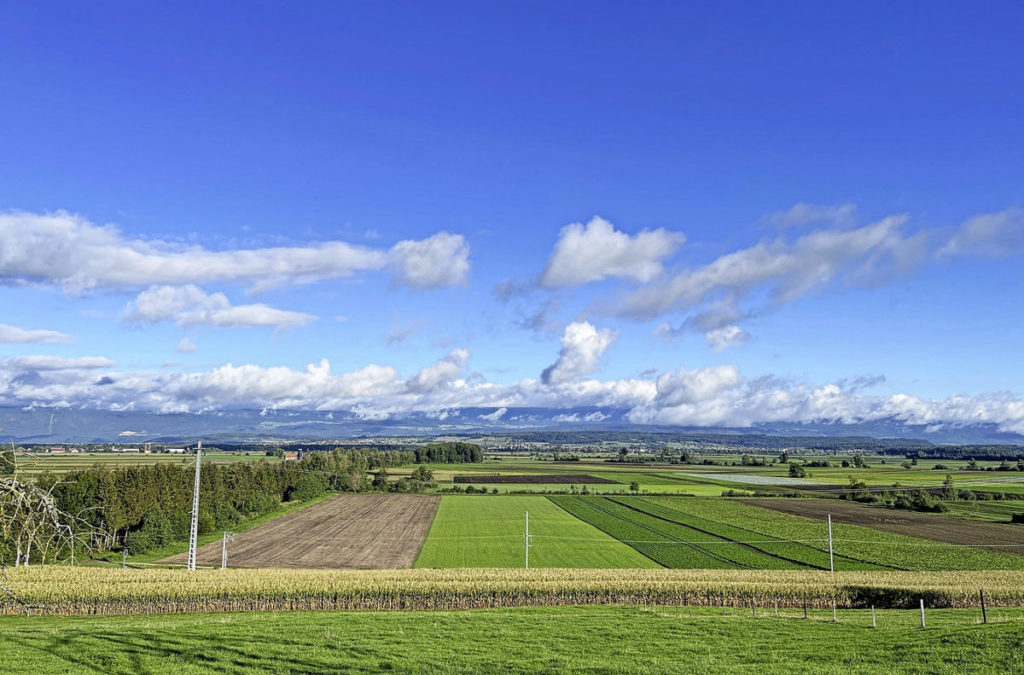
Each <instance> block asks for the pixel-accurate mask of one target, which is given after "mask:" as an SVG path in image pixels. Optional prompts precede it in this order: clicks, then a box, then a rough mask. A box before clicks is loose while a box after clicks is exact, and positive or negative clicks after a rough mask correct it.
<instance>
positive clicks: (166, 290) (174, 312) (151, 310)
mask: <svg viewBox="0 0 1024 675" xmlns="http://www.w3.org/2000/svg"><path fill="white" fill-rule="evenodd" d="M123 318H124V319H125V320H126V321H132V322H137V323H146V324H152V323H159V322H161V321H173V322H174V323H176V324H177V325H179V326H197V325H202V326H217V327H220V328H240V327H246V326H275V327H277V328H278V329H283V328H292V327H294V326H303V325H305V324H307V323H309V322H310V321H313V320H315V319H316V317H315V316H312V315H310V314H303V313H302V312H290V311H286V310H282V309H275V308H273V307H270V306H268V305H264V304H262V303H256V304H249V305H232V304H231V302H230V301H229V300H228V298H227V296H226V295H224V294H223V293H209V294H208V293H206V292H205V291H203V290H202V289H201V288H199V287H197V286H193V285H188V286H153V287H151V288H149V289H147V290H145V291H143V292H142V293H140V294H139V295H138V297H137V298H135V300H133V301H132V302H130V303H129V304H128V306H127V307H126V308H125V311H124V314H123Z"/></svg>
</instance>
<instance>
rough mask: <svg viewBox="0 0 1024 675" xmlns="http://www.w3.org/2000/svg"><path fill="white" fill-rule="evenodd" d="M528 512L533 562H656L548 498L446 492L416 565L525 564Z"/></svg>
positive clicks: (633, 564)
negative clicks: (576, 516)
mask: <svg viewBox="0 0 1024 675" xmlns="http://www.w3.org/2000/svg"><path fill="white" fill-rule="evenodd" d="M527 511H529V512H530V534H532V535H533V537H534V540H533V543H534V545H533V547H532V548H531V550H530V566H531V567H596V568H601V567H624V568H628V567H657V565H656V564H655V563H653V562H652V561H650V560H648V559H647V558H645V557H644V556H642V555H640V554H639V553H637V552H636V551H634V550H633V549H631V548H630V547H629V546H626V545H625V544H622V543H621V542H619V541H616V540H615V539H613V538H612V537H609V536H608V535H606V534H604V533H603V532H601V531H600V530H597V529H596V528H594V527H591V526H590V525H588V524H586V523H584V522H583V521H581V520H578V519H576V518H574V517H572V516H571V515H569V514H568V513H566V512H565V511H563V510H562V509H560V508H558V507H557V506H555V505H554V504H552V503H551V502H550V501H548V500H547V498H545V497H539V496H538V497H533V496H503V495H499V496H480V497H476V496H463V495H453V496H445V497H442V498H441V504H440V506H439V507H438V510H437V514H436V515H435V516H434V522H433V524H432V525H431V527H430V532H429V533H428V534H427V539H426V541H425V542H424V544H423V549H422V550H421V551H420V555H419V557H418V558H417V560H416V564H415V566H416V567H522V566H523V564H524V558H525V555H524V546H523V531H524V525H525V517H526V512H527Z"/></svg>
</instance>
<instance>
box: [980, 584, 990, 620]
mask: <svg viewBox="0 0 1024 675" xmlns="http://www.w3.org/2000/svg"><path fill="white" fill-rule="evenodd" d="M978 593H980V594H981V622H982V623H988V612H986V611H985V589H984V588H983V589H981V590H980V591H978Z"/></svg>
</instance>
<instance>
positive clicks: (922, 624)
mask: <svg viewBox="0 0 1024 675" xmlns="http://www.w3.org/2000/svg"><path fill="white" fill-rule="evenodd" d="M924 627H925V624H924V598H921V628H924Z"/></svg>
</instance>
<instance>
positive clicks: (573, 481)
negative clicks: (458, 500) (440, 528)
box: [452, 473, 617, 485]
mask: <svg viewBox="0 0 1024 675" xmlns="http://www.w3.org/2000/svg"><path fill="white" fill-rule="evenodd" d="M452 482H454V483H487V484H488V485H501V484H506V483H523V484H527V485H537V484H548V485H584V484H588V485H615V484H617V481H614V480H608V479H607V478H600V477H598V476H591V475H588V474H585V473H568V474H565V473H558V474H552V473H528V474H516V475H513V474H504V475H502V474H497V473H494V474H486V473H475V474H459V475H457V476H453V477H452Z"/></svg>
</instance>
